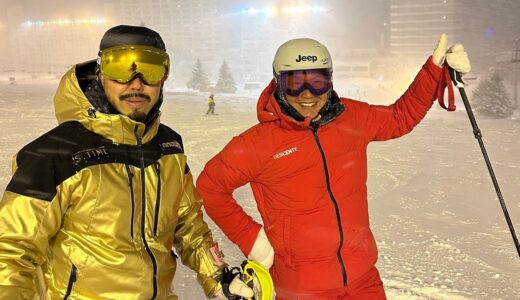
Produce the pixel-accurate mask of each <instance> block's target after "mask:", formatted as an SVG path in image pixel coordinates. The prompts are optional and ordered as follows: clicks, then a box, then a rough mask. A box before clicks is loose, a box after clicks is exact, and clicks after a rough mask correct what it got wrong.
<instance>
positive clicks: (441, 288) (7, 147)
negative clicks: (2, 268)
mask: <svg viewBox="0 0 520 300" xmlns="http://www.w3.org/2000/svg"><path fill="white" fill-rule="evenodd" d="M56 87H57V81H56V80H55V79H54V80H45V81H43V80H40V81H38V80H32V81H31V80H30V79H28V80H26V81H20V82H17V84H15V85H10V84H8V82H7V81H0V128H2V132H3V134H1V135H0V145H1V147H0V189H1V190H2V191H3V190H4V189H5V186H6V185H7V183H8V180H9V178H10V172H11V157H12V156H13V155H14V154H15V153H16V151H18V150H19V149H20V148H21V147H22V146H23V145H25V144H26V143H28V142H30V141H31V140H32V139H34V138H36V137H37V136H39V135H40V134H42V133H44V132H46V131H47V130H49V129H50V128H52V127H53V126H55V125H56V121H55V118H54V110H53V104H52V98H53V95H54V91H55V89H56ZM354 91H355V92H354ZM352 93H353V94H352V95H350V96H352V97H353V98H356V96H358V95H356V94H355V93H358V92H357V88H356V89H354V88H353V89H352ZM346 96H348V95H346ZM359 96H362V98H363V100H364V101H368V102H372V103H378V104H379V103H384V102H390V101H392V100H393V99H394V98H393V96H392V95H391V94H390V92H389V91H381V90H378V89H377V87H370V85H367V86H366V87H364V88H362V90H361V92H359ZM470 96H471V94H470ZM215 100H216V113H218V115H216V116H206V115H204V113H205V111H206V109H207V94H196V93H180V92H177V93H175V92H173V93H167V94H166V96H165V102H164V105H163V109H162V111H163V115H162V121H163V123H165V124H167V125H169V126H171V127H173V128H174V129H175V130H177V131H178V132H179V133H181V134H182V136H183V138H184V142H185V146H186V152H187V154H188V156H189V163H190V167H191V169H192V171H193V173H194V175H195V176H197V175H198V174H199V173H200V171H201V170H202V168H203V166H204V164H205V162H206V161H208V160H209V159H210V158H211V157H212V156H213V155H215V154H216V153H217V152H218V151H219V150H220V149H221V148H222V147H223V146H224V145H225V144H226V143H227V142H228V141H229V140H230V138H231V137H233V136H234V135H237V134H239V133H240V132H242V131H243V130H245V129H246V128H248V127H250V126H251V125H253V124H255V123H256V122H257V120H256V109H255V108H256V96H248V95H243V96H237V95H219V94H217V95H216V98H215ZM379 100H383V101H379ZM435 107H437V104H435ZM461 108H462V107H461ZM478 122H479V125H480V127H481V129H482V132H483V135H484V142H485V144H486V147H487V150H488V153H489V155H490V157H491V160H492V163H493V167H494V169H495V173H496V175H497V177H498V181H499V183H500V187H501V189H502V193H503V195H504V198H505V200H506V204H507V205H508V209H509V213H510V215H511V218H512V219H513V223H514V225H515V228H516V230H517V231H520V199H519V196H520V120H518V119H516V120H515V119H506V120H486V119H482V118H479V119H478ZM368 159H369V181H368V191H369V203H370V214H371V222H372V228H373V231H374V234H375V236H376V239H377V241H378V245H379V257H380V258H379V262H378V268H379V270H380V272H381V275H382V279H383V282H384V284H385V286H386V290H387V295H388V298H389V299H520V259H519V257H518V255H517V254H516V251H515V248H514V245H513V242H512V239H511V235H510V233H509V230H508V227H507V224H506V222H505V219H504V216H503V213H502V210H501V208H500V205H499V202H498V199H497V196H496V194H495V191H494V189H493V186H492V183H491V180H490V177H489V175H488V171H487V169H486V165H485V163H484V160H483V158H482V154H481V152H480V149H479V147H478V144H477V142H476V140H475V138H474V137H473V133H472V129H471V126H470V124H469V121H468V118H467V116H466V114H465V112H464V111H463V110H460V111H457V112H454V113H448V112H445V111H441V110H439V109H437V108H434V109H432V111H430V113H429V114H428V115H427V117H426V119H425V120H424V121H423V122H422V123H421V124H420V125H419V126H418V127H417V128H416V129H415V130H414V131H413V132H412V133H411V134H409V135H407V136H405V137H403V138H401V139H398V140H394V141H388V142H381V143H373V144H372V145H370V147H369V155H368ZM235 196H236V198H237V199H238V201H239V202H240V203H241V204H242V205H243V206H244V207H245V208H246V210H247V211H248V212H250V213H251V214H252V215H253V216H254V217H255V218H257V219H259V218H258V214H257V213H256V207H255V203H254V200H253V197H252V193H251V191H250V189H249V187H244V188H241V189H239V190H237V191H236V192H235ZM208 222H209V223H210V226H212V228H213V229H214V231H215V236H216V239H217V240H218V241H219V242H220V244H221V246H222V248H223V249H224V251H225V253H226V257H227V261H228V262H230V263H231V264H238V263H240V262H241V260H242V259H243V257H242V255H241V253H240V252H239V251H238V249H237V248H236V247H235V246H234V245H232V244H231V243H230V242H229V241H227V239H226V238H225V237H224V236H223V235H222V233H221V231H220V230H219V229H218V228H216V227H215V225H214V224H213V223H212V222H211V221H208ZM175 287H176V290H177V292H178V294H179V295H180V298H181V299H204V296H203V294H202V292H201V289H200V287H199V286H198V285H197V284H196V279H195V276H194V274H193V272H191V271H190V270H187V269H186V268H184V267H182V266H179V270H178V273H177V276H176V278H175Z"/></svg>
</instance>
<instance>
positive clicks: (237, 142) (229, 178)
mask: <svg viewBox="0 0 520 300" xmlns="http://www.w3.org/2000/svg"><path fill="white" fill-rule="evenodd" d="M450 50H452V52H453V53H449V54H448V62H449V63H450V65H452V66H456V67H455V68H456V70H457V71H463V72H464V71H468V70H467V69H468V68H469V60H468V59H467V55H466V53H465V52H464V48H463V47H462V45H456V46H454V47H452V48H450ZM447 52H450V51H447V38H446V36H445V35H444V34H443V35H442V36H441V39H440V40H439V44H438V46H437V48H436V49H435V51H434V54H433V55H432V57H430V58H429V59H428V61H427V62H426V63H425V64H424V66H423V67H422V69H421V70H420V72H419V74H418V75H417V77H416V78H415V80H414V82H413V83H412V84H411V85H410V87H409V88H408V90H407V91H406V92H405V93H404V94H403V95H402V96H401V97H400V98H399V99H398V100H397V101H396V102H395V103H394V104H392V105H389V106H379V105H369V104H367V103H363V102H359V101H355V100H351V99H347V98H340V97H338V95H337V94H336V92H335V91H334V90H333V88H332V59H331V57H330V54H329V51H328V50H327V48H326V47H325V46H324V45H322V44H321V43H319V42H318V41H316V40H312V39H295V40H290V41H288V42H286V43H284V44H283V45H282V46H280V48H279V49H278V51H277V53H276V56H275V59H274V62H273V69H274V80H273V81H272V82H271V83H270V84H269V85H268V86H267V88H266V89H265V90H264V91H263V92H262V94H261V96H260V99H259V101H258V105H257V110H258V119H259V121H260V123H259V124H257V125H255V126H253V127H251V128H250V129H248V130H246V131H245V132H243V133H242V134H240V135H239V136H238V137H235V138H233V139H232V140H231V141H230V142H229V144H227V146H226V147H225V148H224V149H223V150H222V151H221V152H220V153H219V154H217V155H216V156H215V157H214V158H213V159H211V161H209V162H208V163H207V165H206V166H205V169H204V171H203V172H202V173H201V175H200V176H199V178H198V181H197V188H198V190H199V192H200V194H201V196H202V198H203V199H204V207H205V209H206V211H207V213H208V215H209V216H210V217H211V218H212V219H213V221H215V223H216V224H217V225H218V226H219V227H220V228H221V229H222V230H223V231H224V233H225V234H226V235H227V236H228V237H229V239H230V240H231V241H233V242H234V243H235V244H237V245H238V247H239V248H240V249H241V250H242V252H243V253H244V254H245V255H246V256H249V258H251V259H255V260H257V261H259V262H261V263H263V264H264V265H265V266H266V267H267V268H270V267H271V265H272V268H271V269H270V273H271V275H272V277H273V281H274V284H275V288H276V294H277V299H385V292H384V289H383V285H382V282H381V279H380V277H379V274H378V271H377V269H376V268H375V263H376V261H377V247H376V243H375V240H374V237H373V236H372V232H371V230H370V227H369V218H368V207H367V188H366V180H367V154H366V152H367V151H366V150H367V146H368V143H369V142H371V141H383V140H388V139H393V138H397V137H400V136H402V135H404V134H406V133H408V132H410V131H411V130H412V129H413V127H414V126H415V125H417V124H418V123H419V122H420V121H421V120H422V119H423V117H424V116H425V114H426V112H427V111H428V109H429V108H430V107H431V106H432V103H433V102H434V100H435V99H436V94H437V88H438V84H439V81H440V80H441V77H442V76H441V73H442V72H441V71H442V68H441V67H440V66H441V65H442V64H443V62H444V59H445V56H446V53H447ZM450 59H451V61H450ZM451 62H453V64H452V63H451ZM247 183H250V184H251V187H252V190H253V193H254V196H255V199H256V202H257V206H258V209H259V211H260V215H261V217H262V221H263V226H262V225H260V224H258V223H256V222H255V221H254V220H253V219H252V218H251V217H250V216H248V215H247V214H246V213H245V212H244V210H243V209H242V207H241V206H240V205H239V204H237V202H236V201H235V200H234V199H233V196H232V193H233V191H234V190H235V189H236V188H238V187H240V186H242V185H245V184H247ZM273 258H274V264H273Z"/></svg>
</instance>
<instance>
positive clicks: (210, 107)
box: [206, 94, 215, 115]
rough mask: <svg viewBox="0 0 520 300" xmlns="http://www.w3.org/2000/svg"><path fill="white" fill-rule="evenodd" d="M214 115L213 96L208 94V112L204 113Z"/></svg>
mask: <svg viewBox="0 0 520 300" xmlns="http://www.w3.org/2000/svg"><path fill="white" fill-rule="evenodd" d="M210 113H211V114H212V115H214V114H215V95H213V94H210V95H209V97H208V111H207V112H206V115H209V114H210Z"/></svg>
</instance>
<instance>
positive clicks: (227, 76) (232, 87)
mask: <svg viewBox="0 0 520 300" xmlns="http://www.w3.org/2000/svg"><path fill="white" fill-rule="evenodd" d="M215 90H216V91H218V92H222V93H234V92H236V91H237V87H236V84H235V79H233V74H232V73H231V70H230V69H229V67H228V65H227V63H226V61H225V60H224V61H223V62H222V65H221V66H220V70H219V74H218V80H217V85H216V86H215Z"/></svg>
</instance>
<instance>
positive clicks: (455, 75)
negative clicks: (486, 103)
mask: <svg viewBox="0 0 520 300" xmlns="http://www.w3.org/2000/svg"><path fill="white" fill-rule="evenodd" d="M449 69H450V77H451V80H452V81H453V84H454V85H455V87H457V88H458V89H459V92H460V96H461V97H462V101H463V102H464V107H466V112H467V113H468V117H469V120H470V122H471V126H472V127H473V134H474V135H475V138H476V139H477V140H478V143H479V145H480V150H482V154H483V155H484V159H485V161H486V165H487V168H488V171H489V174H490V175H491V180H492V181H493V185H494V186H495V190H496V192H497V195H498V201H500V205H501V206H502V211H503V212H504V216H505V217H506V221H507V225H508V226H509V231H510V232H511V236H512V237H513V242H514V243H515V246H516V252H518V256H519V257H520V243H519V242H518V238H517V236H516V233H515V228H514V227H513V222H511V218H510V217H509V212H508V211H507V207H506V203H505V201H504V197H502V192H501V191H500V187H499V186H498V181H497V178H496V176H495V172H493V167H492V166H491V161H490V160H489V156H488V154H487V151H486V147H485V146H484V142H483V141H482V133H481V132H480V128H478V125H477V120H476V119H475V116H474V115H473V110H472V109H471V106H470V105H469V101H468V96H467V95H466V91H465V90H464V82H463V81H462V76H461V75H460V73H459V72H457V71H455V70H453V69H452V68H451V67H450V68H449Z"/></svg>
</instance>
